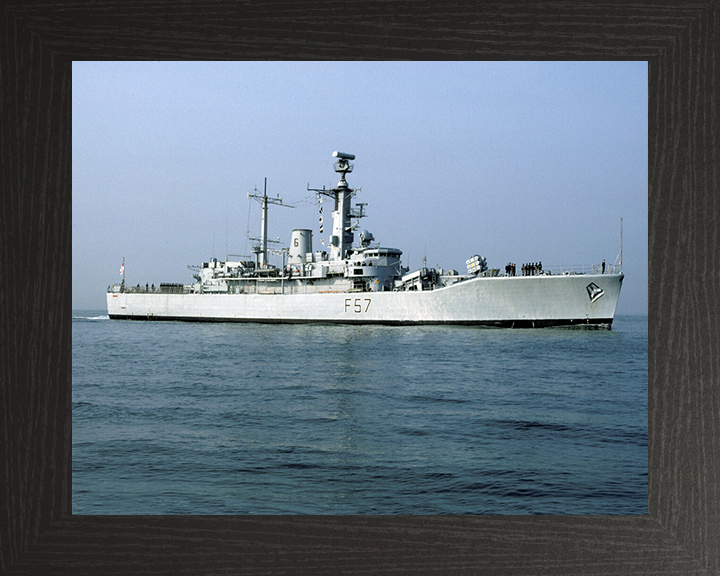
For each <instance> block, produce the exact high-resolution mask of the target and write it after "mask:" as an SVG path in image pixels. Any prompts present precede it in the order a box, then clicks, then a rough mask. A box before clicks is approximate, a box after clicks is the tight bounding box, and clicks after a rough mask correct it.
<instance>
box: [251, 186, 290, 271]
mask: <svg viewBox="0 0 720 576" xmlns="http://www.w3.org/2000/svg"><path fill="white" fill-rule="evenodd" d="M257 191H258V190H257V188H256V189H255V192H257ZM248 198H255V199H256V200H257V201H258V202H260V204H261V206H262V222H261V226H260V245H259V246H256V247H254V248H253V252H255V253H256V254H257V255H258V257H259V258H258V260H259V262H258V264H259V267H260V268H267V263H268V262H267V260H268V247H267V245H268V237H267V222H268V218H267V211H268V204H277V205H278V206H285V207H286V208H294V206H289V205H287V204H283V201H282V198H280V196H278V197H277V198H268V195H267V178H265V188H264V190H263V195H262V196H260V195H259V194H250V193H249V192H248ZM251 240H258V239H257V238H251ZM269 242H275V240H269Z"/></svg>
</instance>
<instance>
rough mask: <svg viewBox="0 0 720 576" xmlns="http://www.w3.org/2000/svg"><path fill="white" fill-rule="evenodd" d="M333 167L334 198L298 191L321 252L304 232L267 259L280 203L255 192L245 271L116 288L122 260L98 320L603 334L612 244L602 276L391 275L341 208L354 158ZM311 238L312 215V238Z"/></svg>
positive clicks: (357, 214)
mask: <svg viewBox="0 0 720 576" xmlns="http://www.w3.org/2000/svg"><path fill="white" fill-rule="evenodd" d="M333 157H334V158H336V161H335V164H334V169H335V171H336V172H337V173H338V174H340V181H339V182H338V184H337V186H336V187H335V188H328V189H326V188H325V187H323V188H322V189H314V188H310V187H309V185H308V188H307V190H308V191H312V192H314V193H315V194H316V195H317V198H318V201H319V203H320V206H321V207H322V206H325V205H328V204H330V207H331V208H332V230H331V232H330V234H329V237H327V245H326V244H325V237H322V238H321V239H320V243H321V246H322V249H319V250H317V249H316V250H313V231H312V230H310V229H307V228H303V229H296V230H293V231H292V235H291V237H290V245H289V246H288V247H285V248H282V249H280V250H269V249H268V242H272V241H269V240H268V235H267V224H268V205H269V204H282V199H280V198H270V197H268V196H267V180H266V185H265V190H264V193H263V195H262V196H260V195H259V194H257V195H252V196H253V197H254V198H256V199H257V200H258V201H260V202H261V204H262V222H261V235H260V238H259V243H258V244H257V245H255V246H254V247H253V253H254V255H255V258H254V260H253V259H252V257H250V259H249V260H235V261H230V260H227V259H226V261H220V260H218V259H217V258H211V259H210V260H209V261H208V262H203V263H202V264H201V265H199V266H189V268H191V269H192V270H193V271H194V272H195V274H193V278H194V280H195V282H193V283H190V284H175V283H166V284H160V285H159V286H157V287H156V286H155V285H154V284H153V285H152V286H151V287H150V286H148V285H147V284H146V285H145V287H142V286H141V285H139V284H138V285H137V286H127V285H126V284H125V279H124V278H125V277H124V267H125V260H124V259H123V265H122V268H121V273H122V274H123V279H122V282H120V283H119V284H113V285H112V286H109V287H108V290H107V306H108V315H109V316H110V318H111V319H132V320H184V321H226V322H273V323H274V322H286V323H301V322H316V323H347V324H398V325H412V324H468V325H486V326H500V327H512V328H539V327H545V326H587V327H603V328H610V327H611V325H612V322H613V319H614V317H615V310H616V307H617V302H618V298H619V296H620V288H621V286H622V281H623V277H624V276H623V273H622V241H621V248H620V257H619V264H613V265H609V266H607V267H606V266H605V262H604V261H603V262H602V263H601V264H595V265H589V266H587V267H585V266H583V267H577V268H576V267H573V268H572V269H552V268H548V269H543V266H542V264H541V263H540V262H537V263H529V264H523V265H521V266H519V267H518V266H517V265H516V264H514V263H511V262H509V263H507V264H506V265H505V267H504V270H501V269H499V268H491V267H489V266H488V264H487V260H486V258H484V257H481V256H480V255H477V254H476V255H474V256H472V257H470V258H469V259H468V260H467V261H466V265H467V272H466V273H463V274H460V273H458V271H456V270H453V269H443V268H428V267H427V266H426V265H425V263H424V265H423V267H422V268H419V269H417V270H414V271H413V272H410V269H409V268H407V267H404V266H403V265H402V263H401V256H402V252H401V251H400V250H398V249H396V248H388V247H383V246H381V245H380V244H379V243H378V242H376V241H375V238H374V237H373V235H372V233H370V232H368V231H367V230H365V229H360V219H362V218H363V217H365V216H366V214H365V211H364V208H365V206H366V204H364V203H356V204H355V205H354V206H353V205H352V199H353V198H354V197H355V196H356V194H357V192H359V191H360V189H359V188H358V189H353V188H350V186H349V185H348V182H347V179H346V177H347V174H348V173H350V172H352V169H353V164H352V162H351V161H352V160H355V156H354V155H353V154H346V153H343V152H334V153H333ZM250 196H251V195H250V194H248V197H250ZM323 201H324V202H325V204H323ZM323 230H324V226H323V219H322V210H321V216H320V233H321V234H322V233H323ZM356 232H357V235H358V239H357V241H356V239H355V233H356ZM271 251H272V252H277V253H278V254H280V255H281V257H282V265H280V266H275V265H271V264H270V263H269V262H268V253H269V252H271ZM286 257H287V262H286V261H285V259H286Z"/></svg>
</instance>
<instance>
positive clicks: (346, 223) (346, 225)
mask: <svg viewBox="0 0 720 576" xmlns="http://www.w3.org/2000/svg"><path fill="white" fill-rule="evenodd" d="M333 157H334V158H337V161H336V162H335V172H337V173H339V174H340V182H338V185H337V188H331V189H330V190H326V189H325V188H323V189H322V190H318V189H316V188H308V190H309V191H312V192H318V193H319V194H324V195H325V196H329V197H330V198H332V199H333V200H334V201H335V207H334V208H335V209H334V210H333V212H332V218H333V228H332V235H331V236H330V259H331V260H342V259H344V258H345V257H346V255H347V251H348V250H349V249H350V247H351V246H352V243H353V241H354V239H355V238H354V234H353V227H352V226H351V224H350V218H351V217H356V218H362V217H363V216H365V214H363V211H362V206H361V208H360V212H359V213H357V214H355V213H353V212H352V210H351V206H350V204H351V202H350V200H351V199H352V196H353V194H354V193H355V192H356V190H353V189H352V188H350V187H349V186H348V183H347V180H346V179H345V175H346V174H347V173H348V172H352V169H353V165H352V164H351V163H350V160H355V155H354V154H346V153H345V152H333Z"/></svg>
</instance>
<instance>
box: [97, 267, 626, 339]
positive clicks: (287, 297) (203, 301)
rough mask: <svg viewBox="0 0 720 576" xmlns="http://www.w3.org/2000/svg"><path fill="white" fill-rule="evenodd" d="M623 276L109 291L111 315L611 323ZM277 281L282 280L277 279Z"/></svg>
mask: <svg viewBox="0 0 720 576" xmlns="http://www.w3.org/2000/svg"><path fill="white" fill-rule="evenodd" d="M622 279H623V275H622V274H600V275H591V274H577V275H558V276H527V277H522V276H520V277H518V276H516V277H502V276H501V277H487V278H485V277H479V278H473V279H469V280H466V281H464V282H458V283H456V284H453V285H451V286H448V287H445V288H438V289H435V290H429V291H414V292H391V291H388V292H374V293H373V292H363V293H358V292H341V293H323V292H319V293H314V294H297V293H292V292H291V290H292V287H291V286H279V287H278V288H279V290H280V292H279V293H270V294H268V293H265V294H203V293H188V294H172V293H170V294H162V293H108V295H107V301H108V313H109V316H110V318H112V319H132V320H184V321H225V322H285V323H303V322H321V323H341V324H388V325H412V324H467V325H486V326H506V327H514V328H522V327H527V328H539V327H544V326H563V325H584V326H588V325H590V326H603V327H609V326H610V325H611V324H612V321H613V318H614V316H615V309H616V306H617V302H618V298H619V295H620V288H621V285H622ZM278 284H279V282H278Z"/></svg>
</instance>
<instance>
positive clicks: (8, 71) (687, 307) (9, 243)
mask: <svg viewBox="0 0 720 576" xmlns="http://www.w3.org/2000/svg"><path fill="white" fill-rule="evenodd" d="M718 1H720V0H718ZM718 1H714V0H713V1H702V2H697V1H694V2H693V1H690V2H680V1H677V2H665V1H655V2H649V1H638V2H629V3H628V2H622V1H615V0H613V1H608V2H602V3H599V2H579V1H572V2H570V1H566V2H553V1H549V2H533V3H522V2H519V3H516V2H505V3H503V2H501V3H482V2H475V1H472V2H466V1H457V0H449V2H445V3H442V4H438V5H435V4H433V3H430V2H428V1H426V0H406V1H395V2H393V1H386V2H380V3H374V2H370V1H360V0H348V1H344V2H335V3H330V2H324V1H323V2H309V1H302V2H299V3H298V2H289V1H288V2H268V1H264V2H263V1H252V0H247V1H235V2H231V1H218V0H208V1H207V2H200V1H197V0H194V1H186V0H171V1H160V0H148V1H146V2H133V1H132V0H130V1H119V0H113V1H106V0H96V1H94V2H65V3H60V4H57V5H56V4H54V3H47V4H43V3H42V2H41V3H23V2H20V1H19V0H8V1H5V2H4V3H3V4H0V84H1V86H2V92H1V93H0V110H1V115H0V118H1V120H0V121H1V122H2V124H1V126H0V127H1V130H0V165H1V168H2V170H1V172H0V178H1V180H0V185H1V187H2V194H0V202H1V203H2V204H1V205H2V211H1V213H0V239H1V243H0V337H1V339H2V340H1V344H2V346H1V348H0V394H1V396H0V435H1V438H0V450H1V453H0V572H2V573H3V574H73V575H75V574H296V573H307V574H376V573H407V574H445V573H452V574H533V575H534V574H539V575H544V574H547V575H553V576H554V575H563V574H584V575H586V574H592V575H604V574H668V575H670V574H683V575H685V574H698V575H701V574H702V575H705V574H719V573H720V513H719V510H720V467H719V466H718V463H719V462H720V425H719V424H720V381H719V376H720V353H719V352H718V351H719V350H720V338H719V337H718V331H719V328H720V322H719V321H718V308H719V306H718V301H719V300H720V299H719V296H720V294H719V293H718V290H719V285H720V282H719V280H720V274H719V272H720V268H719V266H718V262H719V259H720V256H719V254H720V250H719V249H718V246H720V242H719V240H720V238H719V237H718V213H719V210H718V209H719V204H718V202H719V201H718V197H719V196H718V193H719V190H718V170H719V167H720V157H719V151H720V147H719V146H718V140H719V136H718V127H719V116H720V107H719V105H718V94H719V93H720V91H719V90H718V88H720V86H719V85H718V82H719V78H720V58H719V57H718V56H719V54H718V47H719V45H720V42H719V38H720V34H719V33H720V19H719V16H718ZM288 58H290V59H320V60H331V59H370V60H376V59H394V60H405V59H433V60H496V59H500V60H504V59H510V60H512V59H542V60H645V61H648V63H649V78H650V87H649V88H650V90H649V126H650V139H649V158H648V161H649V174H650V179H649V209H650V210H649V220H650V221H649V252H650V254H649V258H650V272H649V302H650V310H649V324H650V336H649V370H650V380H649V393H648V396H649V398H648V400H649V415H648V417H649V456H648V464H649V502H648V505H649V514H648V515H647V516H620V515H609V516H480V517H476V516H468V517H454V516H419V517H416V516H362V517H360V516H350V517H344V516H338V517H333V516H272V517H258V516H216V517H208V516H155V517H149V516H117V517H104V516H95V517H92V516H73V515H72V514H71V480H72V453H71V428H72V421H71V418H72V415H71V359H72V350H71V291H72V287H71V258H72V256H71V246H72V213H71V212H72V209H71V197H72V196H71V194H72V190H71V160H72V156H71V145H72V134H71V94H72V65H71V62H72V60H96V59H97V60H114V59H121V60H127V59H172V60H186V59H199V60H210V59H219V60H222V59H233V60H257V59H288ZM348 84H349V86H350V87H352V82H351V79H348ZM357 88H358V89H360V90H361V89H362V87H357ZM352 89H354V88H352ZM498 169H502V167H498Z"/></svg>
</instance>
